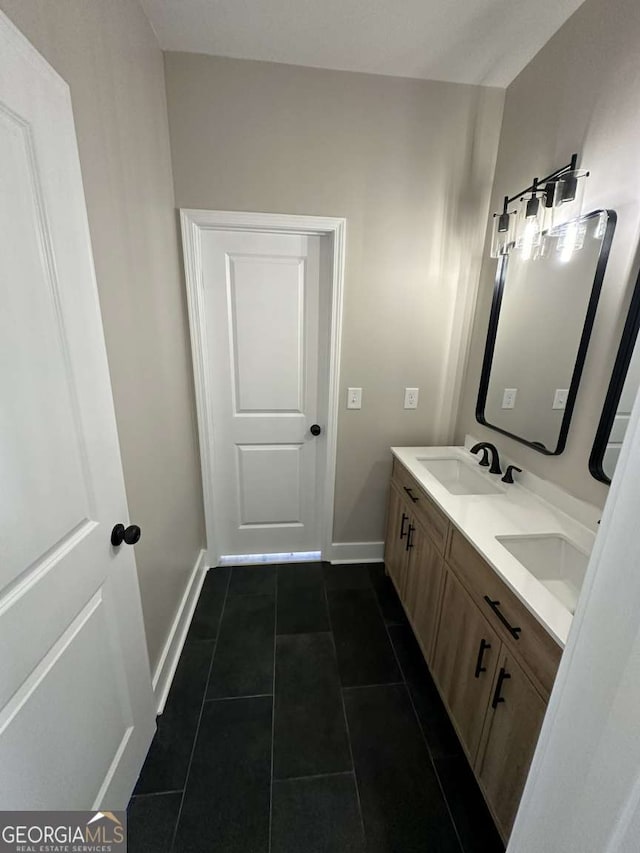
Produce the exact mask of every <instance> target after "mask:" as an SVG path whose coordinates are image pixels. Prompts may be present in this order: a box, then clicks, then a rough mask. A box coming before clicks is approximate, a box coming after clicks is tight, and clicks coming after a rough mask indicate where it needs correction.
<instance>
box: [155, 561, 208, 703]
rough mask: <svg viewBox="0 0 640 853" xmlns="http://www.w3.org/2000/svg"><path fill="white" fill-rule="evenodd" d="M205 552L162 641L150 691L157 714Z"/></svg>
mask: <svg viewBox="0 0 640 853" xmlns="http://www.w3.org/2000/svg"><path fill="white" fill-rule="evenodd" d="M206 556H207V554H206V551H200V553H199V554H198V559H197V560H196V563H195V565H194V567H193V570H192V571H191V575H190V577H189V581H188V583H187V586H186V589H185V591H184V594H183V596H182V601H181V602H180V607H179V608H178V612H177V613H176V617H175V619H174V620H173V624H172V626H171V630H170V631H169V636H168V637H167V641H166V643H165V644H164V648H163V650H162V654H161V655H160V660H159V661H158V665H157V667H156V671H155V672H154V674H153V681H152V684H153V693H154V696H155V700H156V714H161V713H162V712H163V711H164V705H165V702H166V701H167V696H168V695H169V690H170V689H171V684H172V682H173V676H174V675H175V672H176V668H177V666H178V661H179V660H180V655H181V654H182V648H183V646H184V642H185V640H186V638H187V631H188V630H189V625H191V619H192V618H193V612H194V610H195V609H196V604H197V603H198V598H199V596H200V590H201V589H202V584H203V583H204V579H205V576H206V574H207V567H208V563H207V559H206Z"/></svg>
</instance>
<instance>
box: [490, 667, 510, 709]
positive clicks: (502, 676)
mask: <svg viewBox="0 0 640 853" xmlns="http://www.w3.org/2000/svg"><path fill="white" fill-rule="evenodd" d="M507 678H511V676H510V675H509V673H508V672H507V670H506V669H505V668H504V667H503V666H501V667H500V674H499V675H498V683H497V684H496V689H495V691H494V694H493V700H492V702H491V707H492V708H497V707H498V705H499V704H500V703H501V702H504V696H501V695H500V692H501V691H502V685H503V683H504V682H505V681H506V680H507Z"/></svg>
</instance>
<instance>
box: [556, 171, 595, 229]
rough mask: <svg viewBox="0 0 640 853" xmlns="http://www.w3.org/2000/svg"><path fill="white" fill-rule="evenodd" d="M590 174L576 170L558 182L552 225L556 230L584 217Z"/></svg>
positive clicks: (567, 173)
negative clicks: (585, 197) (584, 200)
mask: <svg viewBox="0 0 640 853" xmlns="http://www.w3.org/2000/svg"><path fill="white" fill-rule="evenodd" d="M588 176H589V172H587V171H585V170H584V169H575V170H573V171H571V172H565V173H564V175H562V176H561V177H560V178H558V180H557V182H556V192H555V197H554V205H553V216H552V224H553V227H554V228H556V227H558V226H560V225H564V224H565V223H567V222H569V221H570V220H573V219H577V218H578V217H579V216H581V215H582V202H583V199H584V188H585V184H586V182H587V177H588Z"/></svg>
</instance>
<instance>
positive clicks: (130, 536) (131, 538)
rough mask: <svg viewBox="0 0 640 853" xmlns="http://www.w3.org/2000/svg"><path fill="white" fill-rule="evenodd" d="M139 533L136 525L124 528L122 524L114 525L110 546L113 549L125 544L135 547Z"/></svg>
mask: <svg viewBox="0 0 640 853" xmlns="http://www.w3.org/2000/svg"><path fill="white" fill-rule="evenodd" d="M140 535H141V531H140V528H139V527H138V525H137V524H130V525H129V526H128V527H125V526H124V524H116V526H115V527H114V528H113V530H112V531H111V544H112V545H113V547H114V548H117V547H118V545H122V543H123V542H126V544H127V545H135V544H136V542H138V541H139V540H140Z"/></svg>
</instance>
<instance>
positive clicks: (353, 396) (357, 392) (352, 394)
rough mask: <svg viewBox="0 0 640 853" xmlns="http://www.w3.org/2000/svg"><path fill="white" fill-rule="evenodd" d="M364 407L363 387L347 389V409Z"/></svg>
mask: <svg viewBox="0 0 640 853" xmlns="http://www.w3.org/2000/svg"><path fill="white" fill-rule="evenodd" d="M361 408H362V388H348V389H347V409H361Z"/></svg>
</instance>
